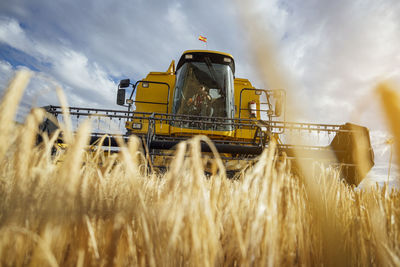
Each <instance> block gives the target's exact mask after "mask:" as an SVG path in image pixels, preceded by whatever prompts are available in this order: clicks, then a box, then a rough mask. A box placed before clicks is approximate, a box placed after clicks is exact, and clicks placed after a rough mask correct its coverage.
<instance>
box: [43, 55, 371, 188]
mask: <svg viewBox="0 0 400 267" xmlns="http://www.w3.org/2000/svg"><path fill="white" fill-rule="evenodd" d="M131 86H132V91H131V93H130V95H129V97H128V98H126V88H128V87H131ZM117 104H118V105H121V106H124V107H126V110H123V111H122V110H109V109H93V108H76V107H71V108H69V112H70V115H71V116H76V117H78V118H79V117H84V116H99V117H108V118H110V119H116V120H120V121H121V120H123V121H124V122H125V128H126V134H125V135H124V136H122V137H123V138H124V139H125V140H127V139H128V138H129V136H130V135H136V136H138V137H139V138H140V139H141V140H143V147H144V151H146V152H147V154H148V155H149V158H150V159H151V161H152V165H153V166H154V168H165V167H166V166H167V165H168V160H169V159H170V157H171V156H172V151H173V149H174V147H175V146H176V145H177V144H178V143H179V142H181V141H183V140H187V139H189V138H191V137H193V136H195V135H206V136H208V137H209V138H210V139H211V140H212V141H213V143H214V144H215V147H216V148H217V150H218V152H219V153H220V155H221V158H222V159H223V160H224V162H225V164H226V169H227V171H232V172H234V171H238V170H240V168H242V167H243V162H246V163H248V161H249V160H250V161H251V160H254V159H255V158H256V157H257V156H258V155H260V154H261V152H262V151H263V150H264V149H265V148H267V147H268V146H269V144H270V142H271V141H272V140H275V141H276V143H277V151H278V153H279V154H280V155H283V154H286V156H287V158H289V159H291V158H295V157H296V155H297V156H299V155H301V158H302V159H305V160H307V159H312V160H315V159H316V160H318V161H321V162H328V163H329V164H336V165H338V166H339V167H340V169H341V170H342V177H343V178H344V179H345V180H346V181H347V182H348V183H349V184H354V185H358V184H359V183H360V181H361V180H362V179H363V178H364V176H365V174H366V172H367V171H369V170H370V169H371V168H372V166H373V165H374V162H373V151H372V148H371V144H370V139H369V131H368V129H367V128H365V127H362V126H357V125H354V124H350V123H346V124H344V125H331V124H313V123H297V122H296V123H293V122H287V121H286V120H285V113H286V93H285V91H284V90H266V89H259V88H255V87H253V85H252V84H251V83H250V81H249V80H247V79H241V78H236V77H235V64H234V59H233V57H232V56H231V55H229V54H227V53H223V52H216V51H206V50H189V51H185V52H184V53H183V55H182V56H181V58H180V59H179V62H178V64H177V65H176V67H175V61H172V62H171V65H170V66H169V68H168V70H167V71H166V72H150V73H149V74H148V75H147V77H146V78H145V79H143V80H140V81H137V82H135V83H131V81H130V80H129V79H125V80H121V82H120V84H119V86H118V94H117ZM45 108H46V110H47V112H48V113H50V114H52V115H54V116H55V117H56V118H57V116H59V115H61V114H62V109H61V107H59V106H47V107H45ZM51 126H52V125H51V123H50V121H47V122H45V124H44V130H45V131H47V132H48V133H51V132H52V130H54V127H51ZM53 126H54V125H53ZM291 131H295V132H298V133H301V134H305V135H313V134H314V135H318V134H320V133H327V134H330V133H334V134H335V137H334V138H333V139H332V141H331V142H330V145H326V146H309V145H293V144H285V143H284V140H286V138H285V137H286V135H287V133H288V132H291ZM104 134H107V133H92V136H91V143H92V144H93V143H95V142H96V141H97V140H98V139H99V138H101V137H102V136H103V135H104ZM356 141H357V142H356ZM60 142H62V140H61V141H60ZM358 144H361V145H358ZM103 145H104V146H118V144H117V142H116V139H115V136H113V135H110V138H107V139H105V143H104V144H103ZM201 147H202V151H203V152H204V153H205V154H207V152H210V151H211V149H210V147H209V146H208V145H207V144H206V143H202V144H201ZM356 147H357V149H356ZM356 150H357V153H355V151H356ZM332 151H333V154H334V155H335V156H336V158H335V159H332V156H331V155H332ZM356 154H358V155H361V157H362V158H363V159H364V161H366V164H364V165H367V167H366V168H365V167H364V172H363V173H362V174H361V173H360V172H359V171H358V168H357V166H356V158H357V155H356Z"/></svg>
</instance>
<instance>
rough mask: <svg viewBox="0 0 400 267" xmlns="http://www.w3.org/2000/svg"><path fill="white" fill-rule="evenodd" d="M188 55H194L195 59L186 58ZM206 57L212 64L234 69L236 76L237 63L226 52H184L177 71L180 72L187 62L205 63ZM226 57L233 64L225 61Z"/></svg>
mask: <svg viewBox="0 0 400 267" xmlns="http://www.w3.org/2000/svg"><path fill="white" fill-rule="evenodd" d="M187 54H192V55H193V58H191V59H188V58H186V57H185V55H187ZM205 57H209V58H210V59H211V62H212V63H217V64H224V65H229V66H230V67H231V69H232V72H233V74H235V61H234V59H233V56H232V55H231V54H228V53H225V52H219V51H212V50H186V51H185V52H183V54H182V56H181V58H180V59H179V61H178V65H177V67H176V69H177V70H178V69H179V68H180V67H182V65H183V64H184V63H185V62H193V61H194V62H196V61H197V62H199V61H200V62H203V61H204V60H203V59H204V58H205ZM226 57H228V58H230V59H231V62H226V61H224V58H226Z"/></svg>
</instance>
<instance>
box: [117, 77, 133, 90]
mask: <svg viewBox="0 0 400 267" xmlns="http://www.w3.org/2000/svg"><path fill="white" fill-rule="evenodd" d="M130 84H131V80H129V79H125V80H121V81H120V82H119V88H126V87H129V85H130Z"/></svg>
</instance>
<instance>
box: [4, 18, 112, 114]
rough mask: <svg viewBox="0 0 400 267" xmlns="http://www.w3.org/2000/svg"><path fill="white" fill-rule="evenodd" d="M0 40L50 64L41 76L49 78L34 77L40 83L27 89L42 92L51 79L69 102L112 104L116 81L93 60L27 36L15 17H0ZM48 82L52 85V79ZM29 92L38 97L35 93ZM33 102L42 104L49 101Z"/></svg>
mask: <svg viewBox="0 0 400 267" xmlns="http://www.w3.org/2000/svg"><path fill="white" fill-rule="evenodd" d="M0 42H3V43H5V44H7V45H9V46H10V47H13V48H15V49H18V50H21V51H23V52H24V53H26V54H28V55H30V56H33V57H34V58H35V59H36V60H38V61H39V62H42V63H49V65H50V66H49V67H47V69H46V75H43V74H42V75H41V77H43V76H50V78H47V79H41V78H39V79H37V80H36V83H41V86H35V84H34V85H31V86H30V87H29V88H28V91H29V90H31V91H32V90H33V91H35V90H40V91H42V90H41V89H40V87H42V88H44V87H47V86H48V85H46V83H48V82H49V81H50V80H54V81H57V82H58V83H59V84H60V85H61V86H62V87H64V89H65V90H66V91H67V92H68V94H67V96H68V98H69V103H70V105H76V104H78V103H80V104H85V105H86V106H103V107H113V106H114V107H115V105H114V102H115V101H114V98H115V88H116V84H115V83H114V82H113V81H112V80H111V79H110V78H109V76H108V74H107V73H106V72H105V71H104V70H103V69H102V68H101V67H100V66H99V65H98V64H97V63H96V62H89V61H88V58H87V57H86V56H85V55H83V54H82V53H80V52H77V51H74V50H72V49H69V48H67V47H62V46H57V45H54V44H52V43H49V42H46V41H43V40H36V39H34V38H33V37H29V36H28V35H27V33H26V32H25V31H24V30H23V29H22V28H21V27H20V25H19V23H18V22H17V21H16V20H14V19H4V18H3V19H2V20H0ZM50 84H51V85H54V83H53V82H51V83H50ZM54 89H55V88H54ZM54 89H53V90H54ZM45 91H47V90H45ZM29 93H30V95H31V96H35V98H37V93H35V92H29ZM52 99H54V98H52ZM36 101H37V102H38V103H40V104H41V105H44V104H52V103H43V101H41V100H36Z"/></svg>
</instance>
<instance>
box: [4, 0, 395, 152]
mask: <svg viewBox="0 0 400 267" xmlns="http://www.w3.org/2000/svg"><path fill="white" fill-rule="evenodd" d="M243 2H245V3H243ZM200 34H201V35H203V36H206V37H207V38H208V49H212V50H219V51H224V52H228V53H231V54H232V55H233V56H234V57H235V62H236V70H237V72H236V75H237V77H243V78H249V79H250V80H251V81H252V83H253V85H254V86H256V87H259V88H262V87H271V88H276V87H284V89H287V91H288V95H289V97H290V98H291V99H292V103H293V106H294V105H296V106H299V107H300V109H301V110H302V112H301V115H300V116H298V118H297V119H298V120H305V121H312V122H320V123H339V124H342V123H345V122H347V121H352V122H355V123H359V124H362V125H366V126H368V127H369V128H370V129H371V134H372V135H373V136H374V140H377V141H376V142H382V140H384V138H386V136H387V135H388V134H387V133H386V132H385V126H384V123H383V122H382V119H381V117H380V111H379V109H378V104H377V100H376V96H375V95H374V92H373V88H374V86H375V85H376V84H377V82H379V81H381V80H384V79H388V78H389V79H391V80H394V81H395V82H397V83H398V84H400V1H398V0H337V1H329V0H290V1H289V0H271V1H261V0H259V1H256V0H252V1H229V0H204V1H183V0H182V1H178V0H172V1H161V0H151V1H144V0H132V1H105V0H96V1H95V0H88V1H73V0H53V1H48V0H2V1H1V2H0V88H1V90H3V88H5V86H6V84H7V82H8V80H9V79H10V78H11V77H12V74H13V72H14V71H15V69H17V68H19V67H20V66H25V67H28V68H30V69H32V70H33V71H34V72H35V76H34V78H33V79H32V81H31V83H30V85H29V87H28V88H27V91H26V93H25V97H24V101H23V102H24V105H26V106H29V105H37V106H42V105H48V104H58V101H57V98H56V95H55V88H56V87H57V86H60V87H62V88H63V89H64V91H65V93H66V95H67V97H68V101H69V104H70V105H71V106H85V107H107V108H119V107H118V106H117V105H115V98H116V88H117V81H118V80H119V79H121V78H131V79H132V80H138V79H141V78H143V77H145V76H146V74H147V73H148V72H150V71H164V70H166V69H167V68H168V66H169V64H170V62H171V60H172V59H175V60H178V59H179V56H180V54H181V53H182V52H183V51H184V50H187V49H198V48H200V49H201V48H204V44H203V43H202V42H200V41H198V40H197V37H198V35H200ZM264 52H265V53H264ZM267 63H268V64H267ZM271 68H272V69H275V70H276V73H279V74H276V75H275V74H274V75H272V74H271V72H270V71H268V70H271ZM277 76H279V79H278V77H277ZM297 113H299V112H297ZM377 153H381V152H377ZM382 153H383V152H382Z"/></svg>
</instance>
